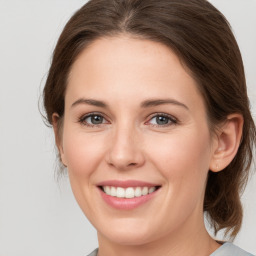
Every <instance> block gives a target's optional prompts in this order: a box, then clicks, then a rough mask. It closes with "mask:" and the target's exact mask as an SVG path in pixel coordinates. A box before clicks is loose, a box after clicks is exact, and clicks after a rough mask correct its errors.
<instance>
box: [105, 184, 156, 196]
mask: <svg viewBox="0 0 256 256" xmlns="http://www.w3.org/2000/svg"><path fill="white" fill-rule="evenodd" d="M103 191H104V192H105V193H106V194H107V195H110V196H115V197H119V198H134V197H140V196H146V195H147V194H151V193H153V192H154V191H156V187H136V188H133V187H129V188H121V187H112V186H104V187H103Z"/></svg>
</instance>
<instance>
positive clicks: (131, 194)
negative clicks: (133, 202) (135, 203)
mask: <svg viewBox="0 0 256 256" xmlns="http://www.w3.org/2000/svg"><path fill="white" fill-rule="evenodd" d="M125 198H134V189H133V188H127V189H126V190H125Z"/></svg>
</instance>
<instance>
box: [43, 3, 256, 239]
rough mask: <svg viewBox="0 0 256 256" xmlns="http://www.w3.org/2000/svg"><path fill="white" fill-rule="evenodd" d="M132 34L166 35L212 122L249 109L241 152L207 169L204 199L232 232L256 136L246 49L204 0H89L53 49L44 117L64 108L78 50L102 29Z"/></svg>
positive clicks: (163, 39) (219, 225)
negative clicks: (222, 164) (244, 55)
mask: <svg viewBox="0 0 256 256" xmlns="http://www.w3.org/2000/svg"><path fill="white" fill-rule="evenodd" d="M124 33H125V34H128V35H130V36H132V37H137V38H143V39H149V40H153V41H156V42H160V43H163V44H165V45H167V46H168V47H169V48H170V49H172V50H173V51H174V52H175V53H176V54H177V55H178V56H179V58H180V60H181V61H182V63H183V64H184V66H186V67H187V68H188V70H189V71H190V73H191V74H192V76H193V77H194V79H195V80H196V81H197V84H198V88H199V90H200V92H201V93H202V95H203V98H204V101H205V104H206V108H207V112H208V119H209V127H210V129H211V130H214V129H215V128H216V127H217V125H218V124H220V123H221V122H223V121H225V119H226V118H227V116H228V115H229V114H232V113H240V114H242V115H243V117H244V126H243V135H242V141H241V144H240V147H239V150H238V153H237V155H236V157H235V158H234V159H233V161H232V162H231V163H230V165H229V166H228V167H226V168H225V169H224V170H223V171H221V172H217V173H213V172H211V171H209V176H208V181H207V187H206V191H205V199H204V211H205V212H206V213H207V214H208V217H209V219H210V221H211V224H212V226H213V227H214V229H215V233H217V232H218V231H219V230H220V229H224V228H225V229H226V232H230V233H231V237H234V236H235V235H236V234H237V233H238V231H239V229H240V227H241V222H242V206H241V201H240V194H241V191H242V190H243V188H244V186H245V184H246V181H247V179H248V175H249V168H250V165H251V162H252V157H253V153H252V151H253V147H254V145H255V143H256V129H255V124H254V122H253V119H252V116H251V113H250V109H249V100H248V96H247V90H246V81H245V75H244V68H243V62H242V58H241V54H240V51H239V48H238V45H237V43H236V40H235V38H234V36H233V34H232V31H231V28H230V26H229V23H228V22H227V20H226V19H225V17H224V16H223V15H222V14H221V13H220V12H219V11H218V10H217V9H216V8H215V7H213V6H212V5H211V4H210V3H209V2H207V1H206V0H158V1H155V0H91V1H89V2H88V3H86V4H85V5H84V6H83V7H82V8H81V9H80V10H78V11H77V12H76V13H75V14H74V15H73V17H72V18H71V19H70V20H69V22H68V23H67V24H66V26H65V28H64V30H63V32H62V34H61V36H60V38H59V40H58V43H57V46H56V48H55V50H54V54H53V59H52V64H51V67H50V70H49V74H48V78H47V81H46V84H45V88H44V106H45V110H46V114H47V116H46V118H47V120H48V122H49V123H50V124H52V114H53V113H54V112H56V113H58V114H59V116H60V117H62V116H63V115H64V104H65V102H64V96H65V90H66V86H67V78H68V75H69V71H70V69H71V67H72V64H73V63H74V61H75V60H76V59H77V57H78V55H79V54H80V53H81V51H82V50H83V49H85V48H86V47H87V46H88V45H89V44H91V43H93V41H94V40H96V39H99V38H101V37H111V36H118V35H120V34H124Z"/></svg>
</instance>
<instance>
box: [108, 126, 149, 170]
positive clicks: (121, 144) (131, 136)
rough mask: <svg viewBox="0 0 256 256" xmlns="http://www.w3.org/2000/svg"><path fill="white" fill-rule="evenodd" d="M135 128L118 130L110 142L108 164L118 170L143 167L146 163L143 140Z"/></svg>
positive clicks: (114, 132)
mask: <svg viewBox="0 0 256 256" xmlns="http://www.w3.org/2000/svg"><path fill="white" fill-rule="evenodd" d="M135 130H136V129H135V128H128V127H125V128H117V129H116V130H115V131H113V134H112V136H111V140H110V141H109V143H110V144H109V147H108V153H107V155H106V161H107V163H108V164H109V165H110V166H112V167H115V168H116V169H117V170H128V169H133V168H138V167H141V166H142V165H143V164H144V162H145V158H144V154H143V150H142V139H141V136H140V135H139V134H138V132H136V131H135Z"/></svg>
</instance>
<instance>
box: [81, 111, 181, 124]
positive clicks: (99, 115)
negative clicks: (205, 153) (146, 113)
mask: <svg viewBox="0 0 256 256" xmlns="http://www.w3.org/2000/svg"><path fill="white" fill-rule="evenodd" d="M93 116H98V117H100V118H103V119H105V120H107V119H106V118H105V117H104V115H102V114H101V113H97V112H92V113H89V114H87V115H83V116H81V117H80V118H79V120H78V122H79V123H81V124H82V125H85V126H87V127H100V125H104V124H107V123H108V121H107V122H106V123H100V124H89V123H88V122H86V121H85V120H86V119H87V118H90V117H93ZM157 117H164V118H167V119H168V123H167V124H163V125H159V124H151V126H153V127H168V126H171V125H177V124H178V123H179V121H178V119H177V118H175V117H173V116H171V115H169V114H165V113H155V114H152V115H151V116H150V119H149V121H151V120H152V119H153V118H157ZM149 121H147V122H146V123H145V124H146V125H150V124H148V123H149Z"/></svg>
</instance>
